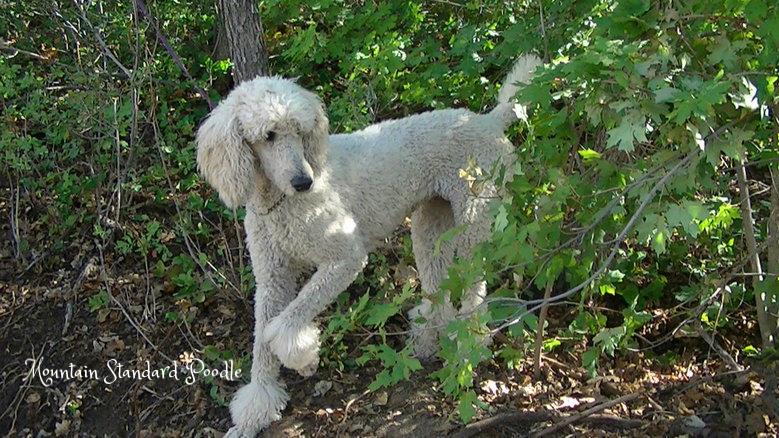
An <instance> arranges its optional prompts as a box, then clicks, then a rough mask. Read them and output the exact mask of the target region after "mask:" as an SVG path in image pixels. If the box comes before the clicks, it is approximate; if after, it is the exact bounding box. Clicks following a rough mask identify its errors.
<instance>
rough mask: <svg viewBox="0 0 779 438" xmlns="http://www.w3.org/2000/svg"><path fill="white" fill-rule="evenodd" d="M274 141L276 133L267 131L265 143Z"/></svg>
mask: <svg viewBox="0 0 779 438" xmlns="http://www.w3.org/2000/svg"><path fill="white" fill-rule="evenodd" d="M275 139H276V132H275V131H268V133H267V134H265V140H266V141H271V142H272V141H273V140H275Z"/></svg>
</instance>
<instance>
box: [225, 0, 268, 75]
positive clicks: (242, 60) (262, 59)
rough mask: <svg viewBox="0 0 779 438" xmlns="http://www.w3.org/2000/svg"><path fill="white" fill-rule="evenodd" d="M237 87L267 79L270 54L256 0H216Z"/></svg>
mask: <svg viewBox="0 0 779 438" xmlns="http://www.w3.org/2000/svg"><path fill="white" fill-rule="evenodd" d="M217 7H218V8H219V17H220V19H221V20H222V29H224V31H225V37H226V38H227V46H228V48H229V51H230V61H232V63H233V80H234V81H235V83H236V84H240V83H241V82H243V81H246V80H249V79H253V78H255V77H257V76H267V75H268V73H269V70H268V54H267V52H266V50H265V42H264V40H263V38H262V22H261V21H260V13H259V11H258V9H257V1H256V0H217Z"/></svg>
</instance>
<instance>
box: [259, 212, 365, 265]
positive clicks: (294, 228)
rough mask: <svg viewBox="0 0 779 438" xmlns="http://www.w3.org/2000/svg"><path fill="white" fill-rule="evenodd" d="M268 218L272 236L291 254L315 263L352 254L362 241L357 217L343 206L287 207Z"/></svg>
mask: <svg viewBox="0 0 779 438" xmlns="http://www.w3.org/2000/svg"><path fill="white" fill-rule="evenodd" d="M279 213H280V214H279V215H278V216H276V217H274V218H269V219H275V220H267V221H265V226H267V227H268V230H269V231H270V236H271V239H273V240H275V241H276V242H275V244H276V245H277V246H278V247H279V248H281V249H282V251H284V252H285V253H287V254H288V255H289V256H290V257H292V258H294V259H297V260H300V261H302V262H305V263H309V264H312V265H319V264H321V263H325V262H328V261H332V260H337V259H342V258H343V257H345V256H348V255H352V254H351V253H353V252H354V248H355V247H356V246H360V245H362V240H363V236H362V233H361V230H360V227H359V225H358V221H357V220H356V219H355V218H354V217H353V216H352V215H351V214H349V213H348V212H347V211H345V210H344V209H343V208H339V207H338V206H333V205H326V206H322V207H315V208H310V209H294V208H288V209H285V211H281V212H279Z"/></svg>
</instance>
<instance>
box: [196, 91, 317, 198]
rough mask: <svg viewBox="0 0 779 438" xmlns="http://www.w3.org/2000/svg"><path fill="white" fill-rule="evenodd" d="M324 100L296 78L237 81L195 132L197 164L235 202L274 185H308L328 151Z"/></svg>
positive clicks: (288, 189)
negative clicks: (304, 87) (299, 83)
mask: <svg viewBox="0 0 779 438" xmlns="http://www.w3.org/2000/svg"><path fill="white" fill-rule="evenodd" d="M327 136H328V120H327V115H326V114H325V111H324V107H323V105H322V101H321V100H320V99H319V98H318V97H317V96H316V95H315V94H313V93H311V92H310V91H307V90H305V89H303V88H302V87H300V86H299V85H297V84H296V83H294V82H292V81H290V80H287V79H282V78H279V77H259V78H256V79H253V80H251V81H247V82H244V83H242V84H241V85H239V86H237V87H236V88H235V89H234V90H233V91H232V92H230V94H229V95H228V96H227V97H226V98H225V99H224V100H223V101H222V102H220V103H219V105H218V106H217V107H216V108H215V109H214V110H213V111H212V112H211V115H210V116H209V117H208V119H207V120H206V121H205V122H204V123H203V124H202V125H201V126H200V129H199V130H198V132H197V164H198V168H199V169H200V172H201V173H202V174H203V175H204V176H205V178H206V180H207V181H208V182H209V183H210V184H211V185H212V186H213V187H214V188H215V189H216V190H217V192H219V196H220V198H221V199H222V201H223V202H224V203H225V204H226V205H227V206H228V207H231V208H235V207H238V206H240V205H243V204H245V203H246V201H247V200H248V199H249V198H250V197H251V196H252V194H253V193H257V192H259V193H260V195H262V194H263V193H267V191H268V190H269V189H270V185H273V186H275V187H276V188H277V189H278V190H280V191H281V192H282V193H284V194H286V195H295V194H297V193H300V192H305V191H307V190H309V188H310V187H311V185H312V183H315V182H316V180H317V177H318V176H319V174H320V172H321V171H322V167H323V166H324V161H325V158H326V153H327Z"/></svg>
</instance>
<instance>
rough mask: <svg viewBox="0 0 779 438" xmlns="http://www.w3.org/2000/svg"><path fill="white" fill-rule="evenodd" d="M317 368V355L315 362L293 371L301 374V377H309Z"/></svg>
mask: <svg viewBox="0 0 779 438" xmlns="http://www.w3.org/2000/svg"><path fill="white" fill-rule="evenodd" d="M317 369H319V358H318V357H317V360H316V362H314V363H312V364H309V365H308V366H306V367H305V368H300V369H297V370H295V371H297V373H298V374H299V375H300V376H302V377H311V376H313V375H314V374H316V370H317Z"/></svg>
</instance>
